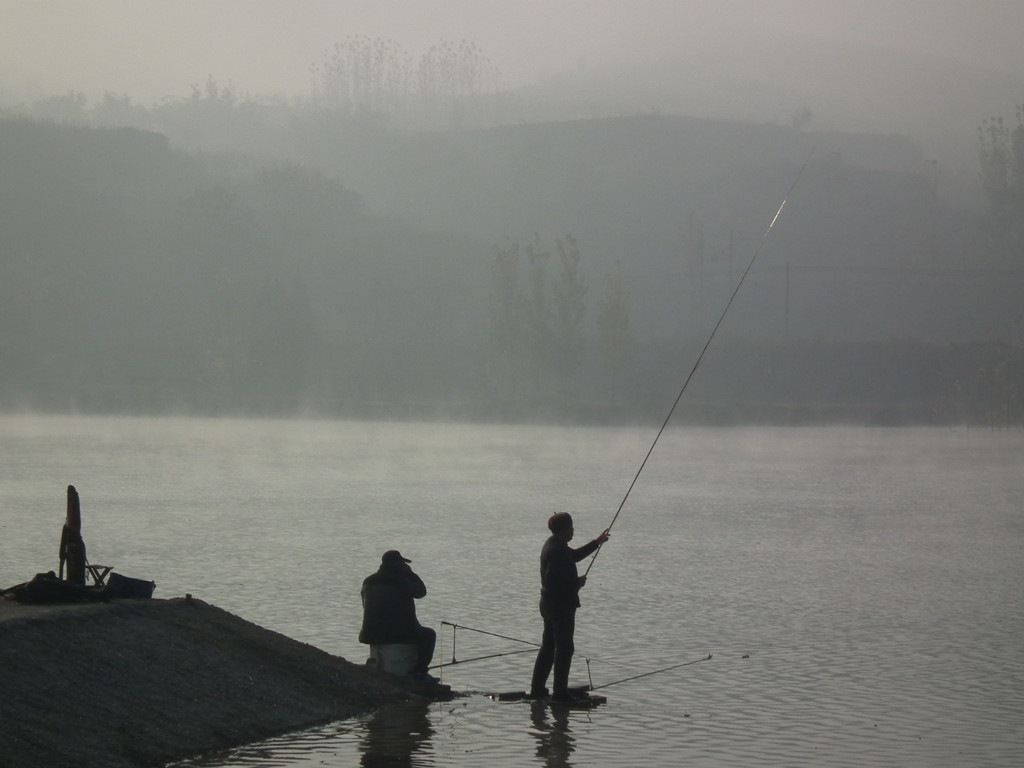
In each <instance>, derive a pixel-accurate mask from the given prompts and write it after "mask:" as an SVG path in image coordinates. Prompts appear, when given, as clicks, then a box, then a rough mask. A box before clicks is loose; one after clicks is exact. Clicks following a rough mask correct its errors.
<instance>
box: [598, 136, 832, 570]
mask: <svg viewBox="0 0 1024 768" xmlns="http://www.w3.org/2000/svg"><path fill="white" fill-rule="evenodd" d="M816 149H817V145H815V146H813V147H811V151H810V152H809V153H808V155H807V157H806V158H804V162H803V164H802V165H801V166H800V169H799V170H798V171H797V174H796V178H794V179H793V183H792V184H790V185H789V189H788V190H787V191H786V195H785V197H783V198H782V204H781V205H780V206H779V209H778V210H777V211H775V215H774V216H772V220H771V223H770V224H769V225H768V228H767V229H765V231H764V234H763V235H762V236H761V242H760V243H758V245H757V248H756V249H755V250H754V255H753V256H751V257H750V262H749V263H748V264H747V268H746V269H744V270H743V274H742V275H740V279H739V280H738V281H737V283H736V287H735V288H734V289H733V291H732V295H731V296H729V301H727V302H726V304H725V309H723V310H722V314H721V315H719V316H718V321H717V322H716V323H715V325H714V327H713V328H712V329H711V333H710V334H709V335H708V338H707V341H706V342H704V347H703V348H702V349H701V351H700V354H699V355H697V361H696V362H695V363H694V364H693V367H692V368H691V369H690V373H689V375H688V376H687V377H686V380H685V381H684V382H683V386H682V387H680V388H679V394H677V395H676V399H675V401H674V402H673V403H672V407H671V408H669V410H668V415H667V416H665V420H664V421H663V422H662V424H661V429H659V430H658V434H657V435H655V437H654V442H652V443H651V447H650V448H649V449H648V450H647V455H646V456H644V460H643V461H642V462H640V467H639V468H638V469H637V471H636V474H635V475H633V482H631V483H630V484H629V488H627V489H626V495H625V496H623V497H622V501H621V502H620V503H619V508H618V509H617V510H615V515H614V517H612V521H611V523H609V524H608V527H607V528H606V529H605V530H608V531H610V530H611V529H612V526H613V525H615V521H616V520H618V519H619V513H620V512H622V508H623V507H624V506H626V500H627V499H628V498H629V494H630V493H632V491H633V486H635V485H636V481H637V480H638V479H640V473H641V472H643V471H644V467H645V466H647V460H648V459H649V458H651V454H652V453H654V447H655V446H656V445H657V444H658V440H660V439H661V435H662V433H663V432H664V431H665V427H667V426H668V422H669V420H670V419H671V418H672V414H673V413H675V410H676V406H678V405H679V401H680V400H681V399H682V397H683V392H685V391H686V388H687V387H688V386H689V384H690V380H691V379H692V378H693V375H694V374H695V373H696V372H697V368H699V367H700V364H701V362H702V361H703V360H704V354H705V353H706V352H707V351H708V348H709V347H710V346H711V341H712V339H714V338H715V334H716V333H718V329H719V327H721V325H722V321H723V320H725V316H726V315H727V314H728V313H729V308H730V307H731V306H732V303H733V301H734V300H735V298H736V294H738V293H739V292H740V288H741V287H742V286H743V281H744V280H746V279H747V275H748V274H749V273H750V270H751V268H753V266H754V262H755V261H756V260H757V256H758V254H759V253H761V249H762V248H764V244H765V241H766V240H767V239H768V235H769V234H771V231H772V229H773V228H774V227H775V222H777V221H778V220H779V216H781V215H782V209H783V208H785V207H786V202H787V201H788V200H789V196H790V195H791V194H793V190H794V189H795V188H796V185H797V182H798V181H800V177H801V176H803V173H804V168H806V167H807V163H808V162H810V159H811V156H812V155H813V154H814V151H815V150H816ZM601 546H604V545H603V544H602V545H600V546H598V548H597V551H596V552H594V557H593V558H592V559H591V560H590V564H589V565H588V566H587V570H586V571H585V572H584V573H583V575H584V576H586V575H587V574H588V573H590V569H591V568H593V567H594V562H595V561H596V560H597V556H598V555H599V554H600V553H601Z"/></svg>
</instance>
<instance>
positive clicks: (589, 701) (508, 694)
mask: <svg viewBox="0 0 1024 768" xmlns="http://www.w3.org/2000/svg"><path fill="white" fill-rule="evenodd" d="M569 690H570V691H571V692H572V693H575V694H576V695H578V696H581V697H582V696H584V695H586V698H580V699H579V700H577V701H552V700H551V697H550V696H546V697H544V698H543V699H533V698H530V695H529V694H528V693H527V692H526V691H505V692H504V693H492V694H490V698H491V699H493V700H494V701H536V702H538V703H542V704H550V705H552V706H562V707H581V708H585V707H596V706H598V705H599V704H604V703H605V702H607V701H608V698H607V697H606V696H601V695H599V694H588V693H587V689H586V688H585V687H583V688H570V689H569Z"/></svg>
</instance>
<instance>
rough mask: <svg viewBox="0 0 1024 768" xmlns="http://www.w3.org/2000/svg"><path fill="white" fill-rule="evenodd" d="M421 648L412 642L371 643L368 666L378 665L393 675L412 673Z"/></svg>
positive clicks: (378, 667) (380, 668)
mask: <svg viewBox="0 0 1024 768" xmlns="http://www.w3.org/2000/svg"><path fill="white" fill-rule="evenodd" d="M418 656H419V649H418V648H417V647H416V646H415V645H414V644H412V643H392V644H389V645H371V646H370V658H368V659H367V660H366V664H367V666H371V667H376V668H377V669H379V670H380V671H381V672H390V673H391V674H393V675H409V674H412V670H413V667H415V666H416V659H417V658H418Z"/></svg>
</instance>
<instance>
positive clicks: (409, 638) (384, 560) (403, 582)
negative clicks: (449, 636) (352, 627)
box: [359, 549, 437, 682]
mask: <svg viewBox="0 0 1024 768" xmlns="http://www.w3.org/2000/svg"><path fill="white" fill-rule="evenodd" d="M411 562H412V561H411V560H409V559H408V558H405V557H402V555H401V554H400V553H399V552H398V550H395V549H389V550H388V551H387V552H385V553H384V555H383V556H382V557H381V561H380V568H378V569H377V572H376V573H371V574H370V575H369V576H367V577H366V578H365V579H363V586H362V589H361V590H360V593H359V594H360V595H361V596H362V600H363V626H362V628H361V629H360V630H359V642H361V643H366V644H367V645H391V644H394V643H409V644H415V645H416V647H417V649H418V654H417V659H416V664H415V666H414V667H413V670H412V676H413V677H416V678H418V679H421V680H428V681H431V682H436V678H434V677H432V676H431V675H430V674H428V672H427V668H428V667H429V666H430V660H431V659H432V658H434V645H435V643H436V642H437V633H436V632H435V631H434V630H433V629H431V628H430V627H422V626H420V623H419V621H418V620H417V619H416V603H415V601H416V600H419V599H420V598H421V597H425V596H426V594H427V587H426V585H425V584H424V583H423V579H421V578H420V577H419V576H417V575H416V574H415V573H413V570H412V568H411V567H410V566H409V563H411Z"/></svg>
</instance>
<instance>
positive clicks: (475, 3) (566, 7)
mask: <svg viewBox="0 0 1024 768" xmlns="http://www.w3.org/2000/svg"><path fill="white" fill-rule="evenodd" d="M1022 28H1024V3H1021V2H1019V0H962V1H958V0H898V2H893V0H770V1H769V0H716V1H715V2H707V0H513V1H510V0H503V1H502V2H496V1H494V0H216V2H210V0H45V2H39V0H0V38H2V44H0V97H2V98H0V100H2V101H3V102H12V101H14V102H17V101H19V100H24V99H31V98H36V97H38V96H40V95H53V94H63V93H66V92H68V91H70V90H78V91H82V92H84V93H85V94H86V95H87V96H88V97H89V98H90V99H96V98H98V97H100V96H101V95H102V94H103V92H105V91H111V92H114V93H117V94H127V95H129V96H131V97H132V98H133V99H134V100H136V101H137V102H139V103H142V104H147V105H148V104H152V103H155V102H157V101H159V100H160V99H162V98H164V97H167V96H172V97H180V96H183V95H187V94H188V93H189V89H190V87H191V86H193V85H194V86H201V85H202V84H203V83H205V82H206V80H207V78H208V77H213V78H214V79H215V80H216V81H217V82H218V83H220V84H221V85H227V84H231V85H232V86H233V87H234V88H235V89H236V91H238V92H241V93H243V94H250V95H258V96H270V95H286V94H295V93H301V92H305V91H307V90H308V89H309V87H310V74H309V69H310V65H311V64H313V63H315V62H318V61H321V60H322V59H323V57H324V55H325V54H326V52H327V51H328V50H329V49H330V48H331V47H332V46H333V45H334V44H335V43H336V42H340V41H342V40H344V39H345V38H346V37H347V36H349V35H353V34H360V35H369V36H371V37H381V38H387V39H391V40H395V41H397V42H399V43H401V44H402V45H403V46H404V47H405V48H407V49H408V50H409V51H410V52H412V53H414V54H416V53H420V52H422V51H424V50H426V48H427V47H429V45H430V44H431V43H433V42H437V41H438V40H439V39H442V38H443V39H446V40H451V41H455V40H459V39H463V38H465V39H468V40H471V41H473V42H475V43H476V44H477V45H478V46H479V47H480V48H482V49H483V51H484V52H485V53H486V54H487V55H488V56H489V57H490V58H491V60H492V61H493V62H494V64H495V65H496V66H497V67H498V68H499V69H500V70H501V72H502V73H503V74H504V76H505V78H506V80H507V81H508V83H509V85H512V86H516V85H521V84H524V83H528V82H530V81H533V80H535V79H537V78H542V77H546V76H551V75H556V74H558V73H561V72H570V71H573V70H579V69H585V68H590V67H606V66H617V65H636V64H643V63H644V62H655V61H658V62H665V61H671V60H673V59H676V58H685V59H687V60H689V61H691V62H692V61H693V60H694V59H695V58H696V57H699V58H700V59H701V60H702V61H704V62H705V63H706V64H707V66H708V67H714V66H715V65H716V62H725V61H728V62H729V63H730V66H731V67H733V68H739V69H743V68H744V67H748V68H749V71H750V72H751V74H756V75H758V76H764V75H765V74H766V73H770V72H771V70H772V67H773V66H774V65H775V62H774V61H773V60H772V58H771V56H773V55H777V51H778V44H779V43H786V42H787V41H792V44H793V45H794V46H797V45H800V44H802V43H804V42H808V41H811V42H815V43H818V44H820V43H822V42H824V43H830V42H834V43H842V44H854V45H857V46H869V47H876V48H880V49H889V50H896V51H906V52H911V53H915V54H926V55H929V56H935V55H941V56H943V57H945V58H948V59H951V60H955V61H958V62H961V63H966V64H970V65H972V66H975V67H982V68H986V69H991V70H998V71H1001V72H1003V73H1005V74H1007V75H1014V76H1020V75H1022V74H1024V46H1021V45H1020V38H1019V34H1020V30H1021V29H1022ZM769 43H773V44H775V46H776V47H775V48H774V49H766V45H767V44H769ZM770 50H774V51H776V54H773V53H770ZM686 73H688V74H690V75H693V74H694V73H693V71H692V67H691V68H688V69H687V70H686V71H685V73H681V75H680V76H686Z"/></svg>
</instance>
